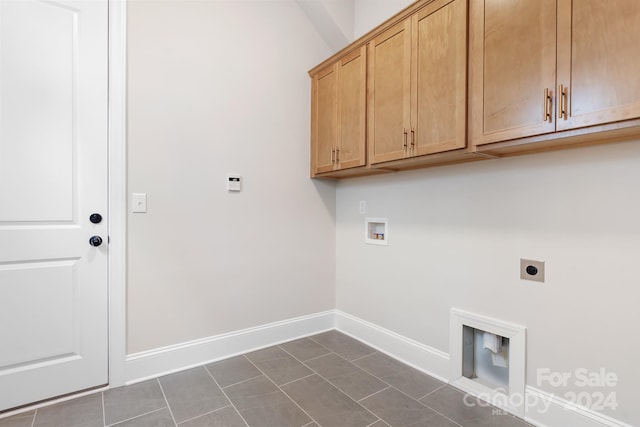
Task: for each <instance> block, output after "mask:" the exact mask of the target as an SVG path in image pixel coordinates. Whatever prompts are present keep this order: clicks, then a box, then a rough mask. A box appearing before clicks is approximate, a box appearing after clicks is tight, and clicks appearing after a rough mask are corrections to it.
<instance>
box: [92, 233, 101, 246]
mask: <svg viewBox="0 0 640 427" xmlns="http://www.w3.org/2000/svg"><path fill="white" fill-rule="evenodd" d="M89 244H90V245H91V246H96V247H97V246H100V245H101V244H102V237H100V236H91V237H89Z"/></svg>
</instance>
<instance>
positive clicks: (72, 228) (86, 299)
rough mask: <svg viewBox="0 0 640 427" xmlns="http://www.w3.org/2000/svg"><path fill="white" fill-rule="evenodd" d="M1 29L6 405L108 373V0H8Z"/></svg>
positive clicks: (71, 388) (0, 377)
mask: <svg viewBox="0 0 640 427" xmlns="http://www.w3.org/2000/svg"><path fill="white" fill-rule="evenodd" d="M0 40H1V43H0V343H2V351H0V411H2V410H6V409H10V408H13V407H16V406H20V405H25V404H29V403H32V402H36V401H39V400H42V399H47V398H51V397H55V396H58V395H62V394H67V393H71V392H75V391H79V390H82V389H87V388H91V387H95V386H99V385H102V384H106V383H107V274H106V273H107V245H106V241H107V226H106V221H103V222H102V223H100V224H92V223H90V222H89V215H90V214H91V213H93V212H97V213H101V214H102V215H103V216H104V217H106V212H107V161H106V159H107V156H106V155H107V2H106V0H100V1H37V0H20V1H0ZM92 235H100V236H102V238H103V239H104V241H105V244H103V245H102V246H100V247H92V246H90V245H89V243H88V241H89V237H90V236H92Z"/></svg>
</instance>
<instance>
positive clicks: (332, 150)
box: [331, 147, 336, 164]
mask: <svg viewBox="0 0 640 427" xmlns="http://www.w3.org/2000/svg"><path fill="white" fill-rule="evenodd" d="M335 151H336V148H335V147H331V164H333V163H334V160H333V153H335Z"/></svg>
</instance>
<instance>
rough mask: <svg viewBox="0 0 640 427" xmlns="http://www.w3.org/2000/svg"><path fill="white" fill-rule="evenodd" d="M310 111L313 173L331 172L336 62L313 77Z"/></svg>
mask: <svg viewBox="0 0 640 427" xmlns="http://www.w3.org/2000/svg"><path fill="white" fill-rule="evenodd" d="M312 84H313V90H312V93H311V98H312V109H313V110H312V113H311V128H312V129H311V135H312V140H311V147H312V160H311V163H312V164H311V170H312V172H313V174H318V173H322V172H329V171H332V170H333V168H334V161H333V160H334V150H335V147H336V145H337V128H338V102H337V101H338V100H337V89H338V73H337V72H336V65H335V64H334V65H332V66H331V67H329V68H326V69H324V70H323V71H321V72H319V73H318V74H316V75H315V76H314V77H313V81H312Z"/></svg>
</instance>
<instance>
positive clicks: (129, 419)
mask: <svg viewBox="0 0 640 427" xmlns="http://www.w3.org/2000/svg"><path fill="white" fill-rule="evenodd" d="M163 409H167V408H166V407H164V408H158V409H154V410H153V411H149V412H145V413H144V414H140V415H136V416H135V417H131V418H127V419H124V420H120V421H118V422H115V423H112V424H107V423H106V421H105V427H114V426H117V425H118V424H122V423H126V422H127V421H131V420H135V419H136V418H140V417H144V416H146V415H149V414H153V413H155V412H160V411H162V410H163Z"/></svg>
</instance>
